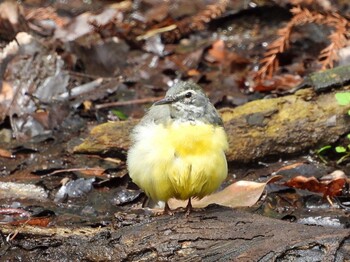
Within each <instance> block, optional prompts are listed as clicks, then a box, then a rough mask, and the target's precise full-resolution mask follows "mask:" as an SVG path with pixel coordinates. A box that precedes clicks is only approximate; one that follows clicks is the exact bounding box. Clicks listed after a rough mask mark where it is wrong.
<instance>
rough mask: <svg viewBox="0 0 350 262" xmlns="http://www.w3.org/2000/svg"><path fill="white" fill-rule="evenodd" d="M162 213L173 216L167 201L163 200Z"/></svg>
mask: <svg viewBox="0 0 350 262" xmlns="http://www.w3.org/2000/svg"><path fill="white" fill-rule="evenodd" d="M163 214H164V215H169V216H173V215H174V212H173V211H172V210H171V209H170V207H169V205H168V202H165V207H164V211H163Z"/></svg>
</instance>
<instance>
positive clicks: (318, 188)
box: [284, 176, 346, 197]
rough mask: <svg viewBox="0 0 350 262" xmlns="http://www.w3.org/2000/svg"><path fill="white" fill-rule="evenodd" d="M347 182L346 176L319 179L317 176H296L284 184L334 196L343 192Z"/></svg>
mask: <svg viewBox="0 0 350 262" xmlns="http://www.w3.org/2000/svg"><path fill="white" fill-rule="evenodd" d="M345 183H346V179H345V178H336V179H334V180H328V181H319V180H318V179H317V178H316V177H304V176H296V177H293V178H292V179H290V180H289V181H287V182H286V183H284V185H286V186H289V187H294V188H298V189H303V190H309V191H311V192H316V193H322V194H323V196H324V197H326V196H330V197H333V196H337V195H340V194H341V192H342V189H343V187H344V185H345Z"/></svg>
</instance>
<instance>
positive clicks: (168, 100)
mask: <svg viewBox="0 0 350 262" xmlns="http://www.w3.org/2000/svg"><path fill="white" fill-rule="evenodd" d="M175 101H176V97H174V96H167V97H164V98H163V99H161V100H159V101H157V102H155V103H154V104H153V105H155V106H159V105H166V104H171V103H173V102H175Z"/></svg>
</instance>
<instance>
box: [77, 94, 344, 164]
mask: <svg viewBox="0 0 350 262" xmlns="http://www.w3.org/2000/svg"><path fill="white" fill-rule="evenodd" d="M349 109H350V106H340V105H338V103H337V102H336V100H335V97H334V93H324V94H316V93H315V92H314V91H312V90H311V89H305V90H300V91H298V92H297V93H296V94H295V95H290V96H284V97H280V98H272V99H264V100H257V101H252V102H250V103H247V104H245V105H243V106H240V107H237V108H234V109H222V110H220V113H221V115H222V117H223V120H224V125H225V129H226V131H227V134H228V139H229V145H230V148H229V150H228V152H227V157H228V160H229V161H240V162H250V161H253V160H255V159H260V158H263V157H267V156H274V155H283V154H291V153H298V152H303V151H305V150H308V149H310V148H317V147H322V146H324V145H328V144H331V143H334V142H335V141H337V140H338V139H339V137H340V136H342V135H344V134H346V133H348V132H349V131H350V124H349V123H350V118H349V116H348V114H347V111H348V110H349ZM137 122H138V121H135V120H132V121H125V122H114V123H106V124H102V125H99V126H97V127H95V128H94V129H93V130H92V131H91V134H90V136H89V137H87V138H86V140H85V142H84V143H83V144H81V145H79V146H78V147H76V148H75V149H74V150H75V152H77V153H106V152H108V151H111V150H112V151H118V152H124V153H125V152H126V150H127V149H128V147H129V143H130V141H129V135H130V132H131V130H132V128H133V127H134V125H135V124H136V123H137Z"/></svg>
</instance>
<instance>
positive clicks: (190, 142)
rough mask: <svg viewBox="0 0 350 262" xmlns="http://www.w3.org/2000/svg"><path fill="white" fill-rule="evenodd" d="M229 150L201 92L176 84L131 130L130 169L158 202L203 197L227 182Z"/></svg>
mask: <svg viewBox="0 0 350 262" xmlns="http://www.w3.org/2000/svg"><path fill="white" fill-rule="evenodd" d="M227 149H228V142H227V135H226V132H225V130H224V128H223V121H222V119H221V118H220V116H219V114H218V112H217V111H216V109H215V107H214V106H213V104H212V103H210V101H209V98H208V97H207V95H206V94H205V93H204V91H203V89H202V88H201V87H200V86H199V85H197V84H196V83H194V82H193V81H178V82H176V83H175V84H174V85H173V86H172V87H170V89H169V90H168V91H167V92H166V95H165V97H164V98H163V99H161V100H159V101H157V102H155V103H154V104H153V105H152V106H151V107H150V109H149V110H148V112H147V113H146V114H145V116H144V117H143V118H142V119H141V121H140V122H139V123H138V124H137V125H136V126H135V127H134V129H133V130H132V132H131V146H130V148H129V150H128V153H127V168H128V172H129V176H130V178H131V180H132V181H133V182H134V183H135V184H136V185H137V186H138V187H139V188H141V189H142V190H143V191H144V192H145V194H146V195H147V196H148V197H149V198H151V199H152V200H154V201H163V202H165V206H164V213H167V214H170V215H172V214H173V210H171V209H170V207H169V205H168V200H169V199H170V198H176V199H179V200H188V203H187V206H186V215H189V214H190V212H191V210H192V202H191V198H198V199H201V198H203V197H204V196H206V195H209V194H211V193H213V192H214V191H216V190H217V189H218V188H219V187H220V185H221V184H222V182H223V181H224V180H225V179H226V177H227V173H228V168H227V160H226V156H225V151H227Z"/></svg>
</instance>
